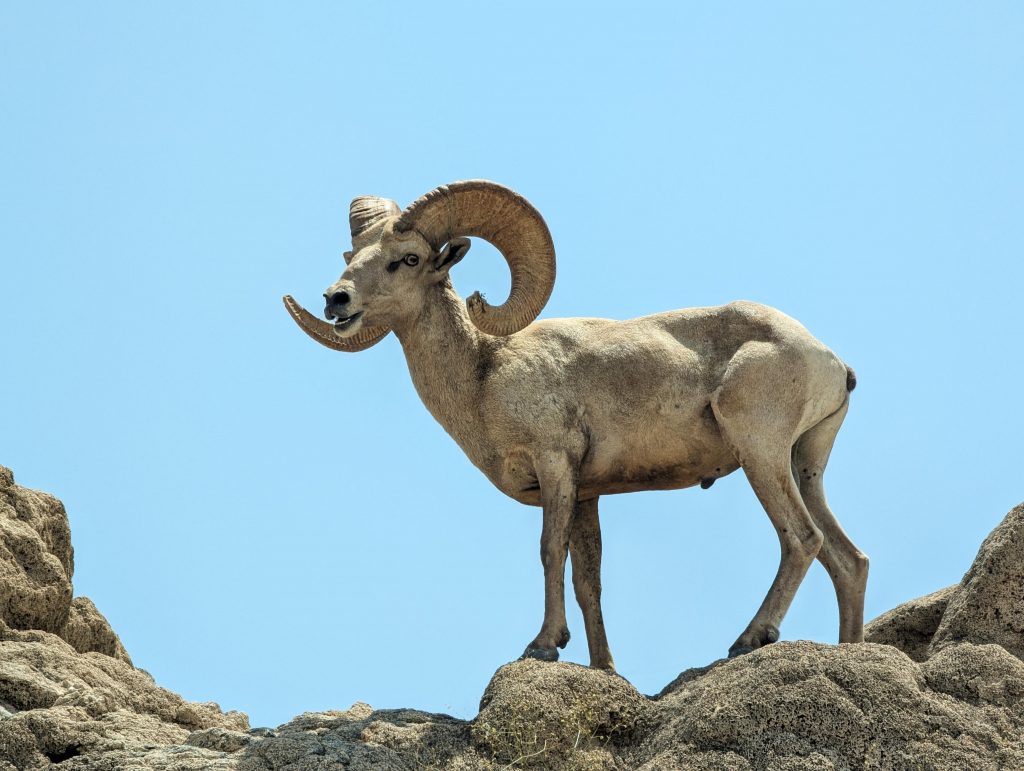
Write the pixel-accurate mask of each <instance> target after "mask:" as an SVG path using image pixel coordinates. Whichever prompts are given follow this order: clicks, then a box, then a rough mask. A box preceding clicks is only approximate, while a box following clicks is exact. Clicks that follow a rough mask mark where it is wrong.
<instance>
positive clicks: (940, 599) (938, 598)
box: [864, 584, 960, 661]
mask: <svg viewBox="0 0 1024 771" xmlns="http://www.w3.org/2000/svg"><path fill="white" fill-rule="evenodd" d="M959 588H960V584H954V585H953V586H947V587H946V588H945V589H939V591H937V592H932V593H931V594H926V595H925V596H924V597H918V598H917V599H915V600H910V601H909V602H905V603H903V604H902V605H897V606H896V607H895V608H893V609H892V610H890V611H887V612H886V613H883V614H882V615H880V616H879V617H878V618H876V619H873V620H872V621H870V622H868V624H867V625H866V626H865V627H864V641H865V642H872V643H880V644H882V645H892V646H895V647H896V648H899V649H900V650H901V651H903V652H904V653H906V654H907V655H908V656H910V658H912V659H913V660H914V661H924V660H925V659H926V658H928V646H929V645H931V642H932V638H933V637H934V636H935V630H937V629H938V628H939V622H940V621H942V614H943V613H945V612H946V605H947V604H948V603H949V600H950V598H951V597H952V596H953V594H954V593H955V592H956V591H957V590H958V589H959Z"/></svg>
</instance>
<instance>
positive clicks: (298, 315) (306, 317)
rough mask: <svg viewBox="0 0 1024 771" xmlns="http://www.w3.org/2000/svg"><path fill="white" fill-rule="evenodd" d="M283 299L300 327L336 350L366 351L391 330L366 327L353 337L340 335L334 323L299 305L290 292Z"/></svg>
mask: <svg viewBox="0 0 1024 771" xmlns="http://www.w3.org/2000/svg"><path fill="white" fill-rule="evenodd" d="M283 299H284V307H285V308H287V309H288V313H289V314H290V315H291V317H292V318H293V319H295V323H296V324H298V325H299V328H300V329H301V330H302V331H303V332H305V333H306V334H307V335H309V336H310V337H312V338H313V339H314V340H316V341H317V342H318V343H320V344H321V345H326V346H327V347H328V348H333V349H334V350H335V351H345V352H346V353H355V352H357V351H365V350H366V349H367V348H369V347H371V346H373V345H376V344H377V343H379V342H380V341H381V340H383V339H384V338H385V337H386V336H387V334H388V332H390V331H391V329H390V328H389V327H377V326H374V327H364V328H363V329H360V330H359V331H358V332H356V333H355V334H354V335H352V336H351V337H338V335H337V334H335V332H334V326H333V325H332V324H328V323H327V322H326V321H322V320H321V319H318V318H317V317H316V316H314V315H313V314H312V313H310V312H309V311H307V310H306V309H305V308H303V307H302V306H301V305H299V304H298V303H297V302H296V301H295V298H293V297H292V296H291V295H290V294H286V295H285V296H284V298H283Z"/></svg>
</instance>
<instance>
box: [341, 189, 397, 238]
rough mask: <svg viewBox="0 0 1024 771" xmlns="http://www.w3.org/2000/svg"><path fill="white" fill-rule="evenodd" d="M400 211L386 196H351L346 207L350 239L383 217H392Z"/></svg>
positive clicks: (359, 234)
mask: <svg viewBox="0 0 1024 771" xmlns="http://www.w3.org/2000/svg"><path fill="white" fill-rule="evenodd" d="M401 213H402V210H401V209H399V208H398V204H397V203H395V202H394V201H392V200H390V199H388V198H377V197H376V196H373V195H361V196H359V197H358V198H353V199H352V203H351V204H350V205H349V207H348V224H349V227H350V228H351V229H352V240H353V241H354V240H355V239H356V238H358V237H359V236H361V235H362V234H363V233H365V232H366V231H367V230H368V229H369V228H370V227H372V226H373V225H374V224H375V223H377V222H379V221H380V220H382V219H384V218H385V217H394V216H396V215H398V214H401Z"/></svg>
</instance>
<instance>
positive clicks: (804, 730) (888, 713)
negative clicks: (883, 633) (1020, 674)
mask: <svg viewBox="0 0 1024 771" xmlns="http://www.w3.org/2000/svg"><path fill="white" fill-rule="evenodd" d="M964 655H965V656H966V657H967V658H970V659H971V661H970V662H969V663H961V664H957V665H956V666H954V665H953V664H952V663H950V662H945V661H943V662H940V663H937V664H935V665H933V669H932V670H929V673H928V674H926V673H925V672H923V671H922V668H921V666H920V665H918V664H917V663H915V662H914V661H912V660H911V659H910V658H909V657H907V656H906V655H905V654H903V653H902V652H901V651H899V650H897V649H896V648H893V647H891V646H887V645H874V644H870V643H862V644H856V645H840V646H838V647H836V646H832V645H823V644H819V643H811V642H780V643H776V644H774V645H770V646H767V647H765V648H761V649H759V650H757V651H754V652H753V653H750V654H747V655H745V656H741V657H739V658H737V659H732V660H730V661H728V662H725V663H723V664H721V665H720V666H716V667H714V668H712V669H710V670H708V671H707V673H706V674H704V675H703V676H700V677H697V678H695V679H691V680H688V681H685V682H683V683H682V684H681V685H680V686H679V688H678V689H676V690H674V691H670V692H668V693H665V694H664V695H663V696H661V698H659V699H658V700H657V702H656V707H655V709H654V712H653V714H652V716H651V717H652V720H653V722H654V729H653V731H652V733H651V735H650V737H649V738H648V739H646V741H644V742H643V744H642V745H641V746H640V747H638V748H637V750H636V751H635V752H634V754H633V755H632V765H631V766H630V767H638V768H642V769H645V771H653V770H654V769H659V768H666V769H667V768H723V769H734V768H735V769H792V770H793V771H796V769H808V770H809V769H864V768H875V769H877V768H881V769H903V768H929V769H936V770H940V769H965V768H970V769H993V771H994V769H997V768H1024V743H1022V740H1021V736H1022V733H1021V732H1022V730H1024V719H1022V716H1021V715H1020V714H1019V711H1018V710H1017V709H1016V708H1015V707H1016V704H1015V703H1011V701H1010V700H1009V697H1008V700H1006V701H1005V703H1003V704H997V703H996V702H995V701H986V702H984V703H982V702H979V701H978V700H977V698H976V697H975V696H974V695H971V698H970V699H969V700H963V698H962V697H963V696H964V695H966V694H970V686H969V685H967V684H966V683H969V682H971V673H972V672H989V673H990V674H989V675H988V676H989V679H990V681H992V682H995V681H996V680H998V676H997V675H995V674H992V671H993V667H994V668H995V669H996V670H998V667H999V665H998V663H997V659H995V658H993V657H992V656H991V655H990V652H988V651H986V652H982V653H978V654H975V653H974V652H971V651H967V652H964ZM958 667H959V669H958ZM1014 671H1016V670H1014ZM929 676H932V677H934V678H936V682H940V681H941V682H942V683H943V687H944V688H945V690H944V691H932V690H930V689H929V688H928V682H929ZM1015 677H1016V674H1015V675H1013V678H1015ZM1011 680H1012V682H1011V683H1008V684H1007V686H1006V688H1005V689H1004V690H1005V692H1007V693H1016V690H1015V689H1016V687H1017V686H1016V680H1015V679H1012V678H1011ZM995 689H996V686H992V691H991V692H995ZM948 691H954V692H955V694H956V695H954V694H951V693H948Z"/></svg>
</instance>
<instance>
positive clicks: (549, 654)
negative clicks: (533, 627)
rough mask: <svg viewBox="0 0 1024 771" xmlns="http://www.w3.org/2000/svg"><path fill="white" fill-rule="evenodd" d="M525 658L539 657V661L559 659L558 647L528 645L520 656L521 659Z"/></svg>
mask: <svg viewBox="0 0 1024 771" xmlns="http://www.w3.org/2000/svg"><path fill="white" fill-rule="evenodd" d="M523 659H537V660H538V661H558V649H557V648H541V647H534V646H533V645H527V646H526V650H525V651H523V655H522V656H520V657H519V660H520V661H522V660H523Z"/></svg>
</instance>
